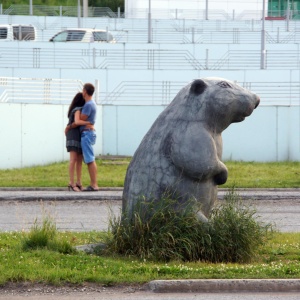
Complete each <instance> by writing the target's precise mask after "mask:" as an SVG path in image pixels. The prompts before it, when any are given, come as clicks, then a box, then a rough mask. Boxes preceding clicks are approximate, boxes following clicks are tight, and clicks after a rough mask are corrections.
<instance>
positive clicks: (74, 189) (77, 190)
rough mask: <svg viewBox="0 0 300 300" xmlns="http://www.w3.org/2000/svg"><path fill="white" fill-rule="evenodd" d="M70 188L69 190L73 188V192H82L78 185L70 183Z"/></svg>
mask: <svg viewBox="0 0 300 300" xmlns="http://www.w3.org/2000/svg"><path fill="white" fill-rule="evenodd" d="M68 189H69V191H70V190H72V191H73V192H80V190H79V189H78V187H77V186H76V185H71V184H69V185H68Z"/></svg>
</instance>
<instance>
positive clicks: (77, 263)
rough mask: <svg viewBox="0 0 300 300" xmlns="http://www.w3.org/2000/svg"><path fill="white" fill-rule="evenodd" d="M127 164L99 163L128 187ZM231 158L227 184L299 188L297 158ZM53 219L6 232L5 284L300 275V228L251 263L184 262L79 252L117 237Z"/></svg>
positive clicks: (37, 176) (54, 175)
mask: <svg viewBox="0 0 300 300" xmlns="http://www.w3.org/2000/svg"><path fill="white" fill-rule="evenodd" d="M121 163H122V164H116V163H114V162H112V161H109V160H108V161H104V160H98V161H97V165H98V175H99V185H100V186H102V187H105V186H119V187H122V186H123V182H124V178H125V173H126V169H127V166H128V163H129V160H126V159H125V160H123V161H121ZM225 163H226V165H227V167H228V169H229V178H228V182H227V183H226V185H224V187H232V186H235V187H236V188H249V187H251V188H292V187H299V183H300V180H299V172H298V170H299V166H300V163H298V162H280V163H253V162H230V161H229V162H225ZM67 173H68V163H67V162H63V163H56V164H51V165H48V166H37V167H32V168H24V169H14V170H0V186H2V187H65V186H66V183H67V182H68V175H67ZM83 173H84V177H83V182H84V184H87V183H88V174H87V170H86V169H84V170H83ZM220 220H222V218H220ZM52 222H53V220H49V219H47V218H46V219H44V222H42V224H38V223H35V224H34V226H33V228H32V230H31V231H30V232H2V233H0V284H5V283H7V282H24V281H26V282H32V283H34V282H39V283H52V284H58V285H59V284H65V283H74V284H81V283H84V282H95V283H100V284H104V285H116V284H127V283H128V284H129V283H145V282H149V281H150V280H154V279H204V278H205V279H209V278H220V279H221V278H227V279H238V278H245V279H246V278H249V279H251V278H258V279H261V278H286V279H288V278H295V279H298V278H299V277H300V263H299V262H300V233H280V232H274V233H273V235H272V236H271V238H270V239H268V240H264V243H262V245H261V246H260V247H258V249H257V252H256V254H255V255H254V256H253V258H252V260H251V263H250V262H247V263H245V262H240V263H224V262H215V263H211V262H208V261H191V262H183V261H182V260H180V258H178V259H177V260H176V259H171V260H169V261H168V262H166V261H164V262H160V261H157V260H154V258H147V257H145V256H144V257H141V258H138V257H137V256H134V255H133V254H130V255H129V256H124V255H122V256H121V255H119V254H112V253H111V254H109V255H108V254H107V255H102V256H98V255H90V254H86V253H84V252H78V251H74V249H73V247H74V246H76V245H82V244H89V243H95V242H101V241H102V242H106V241H107V240H108V239H109V238H111V236H110V234H109V233H108V232H96V231H93V232H80V233H76V232H58V231H57V230H56V227H55V226H54V227H53V226H52V225H53V223H52ZM219 224H222V221H221V222H219ZM221 227H222V226H221ZM45 231H46V233H45ZM45 236H46V237H45ZM33 241H35V242H34V243H33ZM63 249H69V250H70V249H73V250H72V251H69V250H68V251H64V250H63Z"/></svg>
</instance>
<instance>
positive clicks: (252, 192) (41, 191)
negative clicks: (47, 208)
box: [0, 188, 300, 201]
mask: <svg viewBox="0 0 300 300" xmlns="http://www.w3.org/2000/svg"><path fill="white" fill-rule="evenodd" d="M235 191H236V192H237V193H238V194H239V195H240V196H241V198H242V199H243V200H293V199H298V200H300V188H295V189H236V190H235ZM227 192H228V190H227V189H219V190H218V198H219V199H223V198H224V195H225V194H226V193H227ZM122 193H123V189H122V188H101V189H100V191H97V192H79V193H76V192H72V191H68V189H67V188H0V200H23V201H33V200H43V201H46V200H51V201H53V200H122Z"/></svg>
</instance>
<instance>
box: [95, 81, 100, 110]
mask: <svg viewBox="0 0 300 300" xmlns="http://www.w3.org/2000/svg"><path fill="white" fill-rule="evenodd" d="M94 99H95V102H96V103H97V104H98V103H99V80H98V79H96V80H95V98H94Z"/></svg>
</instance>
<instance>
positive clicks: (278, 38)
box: [277, 27, 280, 44]
mask: <svg viewBox="0 0 300 300" xmlns="http://www.w3.org/2000/svg"><path fill="white" fill-rule="evenodd" d="M279 31H280V28H279V27H277V43H278V44H279V41H280V37H279Z"/></svg>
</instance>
